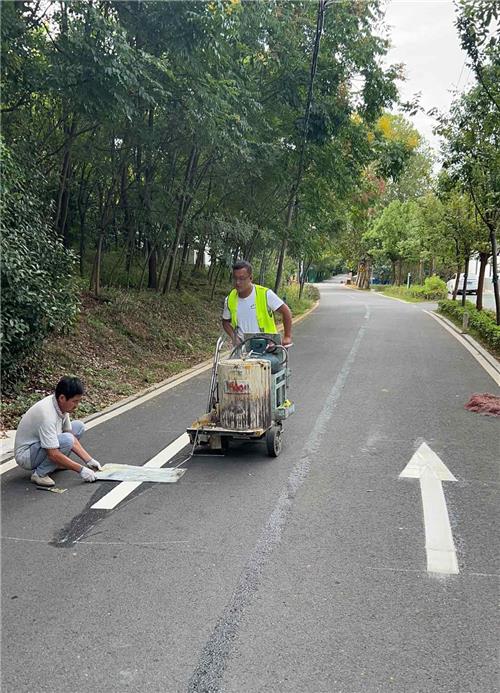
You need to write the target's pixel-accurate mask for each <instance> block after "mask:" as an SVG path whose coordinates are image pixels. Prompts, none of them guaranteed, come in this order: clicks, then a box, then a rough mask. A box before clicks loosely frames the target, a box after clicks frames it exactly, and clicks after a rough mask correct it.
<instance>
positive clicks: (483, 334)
mask: <svg viewBox="0 0 500 693" xmlns="http://www.w3.org/2000/svg"><path fill="white" fill-rule="evenodd" d="M438 310H439V312H440V313H444V314H445V315H448V316H449V317H450V318H452V320H454V321H455V322H456V323H458V324H459V325H461V324H462V322H463V317H464V312H465V311H467V313H468V314H469V328H470V329H471V330H472V331H474V332H475V333H476V334H477V335H478V336H479V337H480V338H481V339H482V340H484V342H485V344H486V345H488V346H490V347H491V348H492V349H493V350H494V351H495V352H497V353H500V325H497V324H496V320H495V313H494V312H493V311H492V310H481V311H479V310H477V309H476V307H475V305H474V304H473V303H471V302H470V301H466V303H465V308H464V307H463V306H462V304H461V303H458V301H451V300H443V301H439V303H438Z"/></svg>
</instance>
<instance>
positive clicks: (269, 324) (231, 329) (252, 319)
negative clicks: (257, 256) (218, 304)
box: [222, 260, 292, 347]
mask: <svg viewBox="0 0 500 693" xmlns="http://www.w3.org/2000/svg"><path fill="white" fill-rule="evenodd" d="M233 282H234V286H235V288H234V289H233V290H232V291H231V293H230V294H229V296H227V297H226V300H225V302H224V310H223V312H222V327H223V328H224V331H225V332H226V333H227V334H228V335H229V336H230V337H231V339H232V341H233V344H234V345H237V344H238V343H240V342H241V341H242V340H243V335H244V334H256V333H259V332H266V333H267V334H277V332H278V330H277V329H276V323H275V322H274V316H273V313H274V312H276V311H277V312H278V313H281V315H282V317H283V327H284V336H283V341H282V344H283V346H284V347H287V346H290V345H291V344H292V312H291V310H290V308H289V307H288V306H287V305H286V303H284V302H283V301H282V300H281V298H280V297H279V296H277V295H276V294H275V293H274V291H271V289H266V287H265V286H259V285H258V284H253V282H252V265H251V264H250V263H249V262H246V261H245V260H240V261H239V262H236V263H235V264H234V265H233Z"/></svg>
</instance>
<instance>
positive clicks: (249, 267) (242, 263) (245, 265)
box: [233, 260, 253, 276]
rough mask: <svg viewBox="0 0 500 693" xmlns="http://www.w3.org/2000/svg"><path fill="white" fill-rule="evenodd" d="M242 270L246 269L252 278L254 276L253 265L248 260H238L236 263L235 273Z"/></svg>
mask: <svg viewBox="0 0 500 693" xmlns="http://www.w3.org/2000/svg"><path fill="white" fill-rule="evenodd" d="M240 269H246V270H247V272H248V274H249V275H250V276H252V274H253V269H252V265H251V264H250V263H249V262H247V261H246V260H238V262H235V263H234V265H233V272H234V271H235V270H240Z"/></svg>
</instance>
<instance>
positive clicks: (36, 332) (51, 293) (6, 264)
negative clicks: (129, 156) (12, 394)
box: [0, 142, 78, 390]
mask: <svg viewBox="0 0 500 693" xmlns="http://www.w3.org/2000/svg"><path fill="white" fill-rule="evenodd" d="M0 154H1V157H2V169H3V170H2V174H3V175H2V181H3V190H2V200H1V206H0V219H1V227H0V229H1V253H2V267H1V285H2V315H1V338H2V375H3V387H4V390H9V389H11V388H12V385H13V384H14V382H15V380H16V379H17V378H18V377H19V376H20V375H21V374H22V371H23V365H24V362H25V361H26V359H27V358H28V357H29V356H31V355H33V354H34V353H35V352H36V350H37V347H38V346H39V345H40V344H41V342H42V341H43V339H44V338H45V337H46V336H47V335H48V334H49V333H50V332H53V331H55V330H63V329H64V328H65V327H67V326H68V325H69V324H70V323H71V321H72V320H73V319H74V318H75V316H76V313H77V305H78V304H77V300H76V298H75V295H74V292H73V289H72V279H71V274H72V269H73V266H74V258H73V255H72V254H71V253H70V252H69V251H67V250H66V249H65V248H64V247H63V245H62V243H61V242H60V241H59V239H58V238H57V236H56V235H55V231H54V230H53V229H52V228H51V226H50V225H49V224H48V223H47V221H46V220H45V216H46V213H47V210H46V208H44V203H43V202H42V200H41V199H40V198H39V197H38V196H37V193H36V192H35V191H36V190H37V187H38V186H39V185H40V183H41V181H40V179H39V177H37V176H36V174H35V175H34V174H33V171H30V174H29V178H28V175H27V174H25V173H24V171H23V170H22V168H21V166H20V165H19V163H18V162H16V161H15V160H14V159H13V158H12V157H11V155H10V153H9V151H8V150H7V149H6V148H5V147H4V146H3V145H2V144H1V142H0Z"/></svg>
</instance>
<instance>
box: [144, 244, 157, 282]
mask: <svg viewBox="0 0 500 693" xmlns="http://www.w3.org/2000/svg"><path fill="white" fill-rule="evenodd" d="M146 247H147V249H148V289H155V290H156V289H157V288H158V281H157V280H158V256H157V253H156V246H155V245H153V244H152V243H151V241H148V242H147V245H146Z"/></svg>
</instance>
